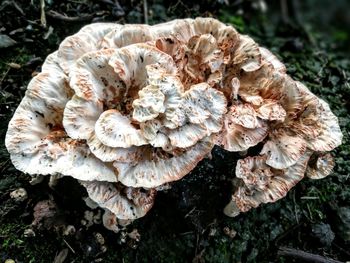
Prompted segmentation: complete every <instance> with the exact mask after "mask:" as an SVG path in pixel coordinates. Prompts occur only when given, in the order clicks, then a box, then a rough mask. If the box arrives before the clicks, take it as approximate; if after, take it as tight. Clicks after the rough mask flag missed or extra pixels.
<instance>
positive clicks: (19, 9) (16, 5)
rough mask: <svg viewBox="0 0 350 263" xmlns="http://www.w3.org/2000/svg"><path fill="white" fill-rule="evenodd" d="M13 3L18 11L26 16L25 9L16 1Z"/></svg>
mask: <svg viewBox="0 0 350 263" xmlns="http://www.w3.org/2000/svg"><path fill="white" fill-rule="evenodd" d="M12 4H13V6H14V7H15V8H16V9H17V10H18V12H20V13H21V15H22V16H25V13H24V12H23V9H22V8H21V7H20V6H19V5H18V4H17V3H16V1H13V2H12Z"/></svg>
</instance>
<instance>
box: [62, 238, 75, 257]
mask: <svg viewBox="0 0 350 263" xmlns="http://www.w3.org/2000/svg"><path fill="white" fill-rule="evenodd" d="M63 242H64V243H65V244H66V245H67V247H68V248H69V249H70V250H71V251H72V252H73V253H74V254H75V251H74V249H73V248H72V247H71V246H70V245H69V244H68V242H67V241H66V240H65V239H64V238H63Z"/></svg>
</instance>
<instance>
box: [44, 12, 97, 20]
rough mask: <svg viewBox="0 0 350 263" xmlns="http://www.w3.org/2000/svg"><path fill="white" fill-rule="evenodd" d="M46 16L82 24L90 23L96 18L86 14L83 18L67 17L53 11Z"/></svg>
mask: <svg viewBox="0 0 350 263" xmlns="http://www.w3.org/2000/svg"><path fill="white" fill-rule="evenodd" d="M46 14H47V15H48V16H49V17H52V18H54V19H57V20H62V21H65V22H82V21H89V20H91V19H93V18H94V15H92V14H85V15H82V16H65V15H62V14H60V13H58V12H56V11H53V10H50V11H48V12H46Z"/></svg>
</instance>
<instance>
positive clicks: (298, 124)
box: [5, 18, 342, 232]
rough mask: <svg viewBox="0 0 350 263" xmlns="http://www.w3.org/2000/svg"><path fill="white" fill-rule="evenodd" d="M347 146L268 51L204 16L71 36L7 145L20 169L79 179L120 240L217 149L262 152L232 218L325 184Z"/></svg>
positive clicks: (252, 162) (33, 88) (35, 86)
mask: <svg viewBox="0 0 350 263" xmlns="http://www.w3.org/2000/svg"><path fill="white" fill-rule="evenodd" d="M341 139H342V134H341V131H340V128H339V125H338V120H337V118H336V117H335V116H334V115H333V113H332V112H331V111H330V109H329V106H328V105H327V103H326V102H324V101H323V100H321V99H319V98H317V97H316V96H315V95H314V94H312V93H311V92H310V91H309V90H308V89H307V88H306V87H305V86H304V85H303V84H301V83H300V82H297V81H294V80H293V79H292V78H290V77H289V76H288V75H287V74H286V68H285V66H284V65H283V63H281V62H280V61H279V60H278V59H277V57H276V56H274V55H273V54H272V53H271V52H270V51H269V50H267V49H265V48H262V47H259V46H258V44H257V43H255V42H254V40H253V39H252V38H250V37H248V36H244V35H240V34H238V33H237V31H236V30H235V29H234V28H233V27H231V26H227V25H225V24H223V23H221V22H219V21H217V20H215V19H212V18H197V19H182V20H174V21H170V22H167V23H164V24H158V25H154V26H148V25H118V24H114V23H105V24H104V23H97V24H91V25H88V26H86V27H84V28H82V29H81V30H80V31H79V32H78V33H77V34H75V35H73V36H70V37H67V38H66V39H65V40H64V41H63V42H62V43H61V45H60V47H59V49H58V51H56V52H54V53H52V54H51V55H49V56H48V57H47V59H46V60H45V62H44V65H43V66H42V72H41V73H40V74H38V75H37V76H36V77H34V79H33V80H32V81H31V82H30V83H29V85H28V89H27V92H26V95H25V97H24V98H23V100H22V102H21V104H20V105H19V106H18V108H17V110H16V112H15V114H14V116H13V118H12V120H11V121H10V123H9V128H8V132H7V134H6V141H5V143H6V147H7V149H8V151H9V153H10V155H11V160H12V162H13V164H14V166H15V167H16V168H17V169H19V170H21V171H23V172H25V173H28V174H31V175H33V176H35V175H38V174H41V175H54V174H61V175H63V176H71V177H73V178H76V179H77V180H79V181H80V183H81V185H83V186H84V187H85V188H86V189H87V193H88V195H89V197H90V199H91V200H93V201H94V202H95V203H96V205H97V206H99V207H101V208H103V209H104V210H105V214H104V220H103V221H104V224H105V226H106V227H107V228H108V229H110V230H113V231H115V232H117V231H118V225H122V224H124V223H125V222H129V220H134V219H137V218H140V217H142V216H144V215H145V214H146V213H147V211H148V210H149V209H150V208H151V207H152V205H153V203H154V198H155V194H156V190H155V189H157V190H161V189H163V185H164V184H167V183H170V182H173V181H176V180H179V179H181V178H182V177H184V176H185V175H186V174H188V173H189V172H190V171H191V170H192V169H193V168H194V167H196V165H197V164H198V162H200V161H201V160H202V159H203V158H204V157H205V156H207V155H208V154H209V153H210V151H211V150H212V148H213V147H214V145H219V146H222V147H223V148H224V149H225V150H228V151H237V152H246V151H247V150H249V149H250V148H252V147H255V146H257V145H259V147H257V148H256V149H259V148H260V149H262V150H261V152H260V155H259V156H254V157H246V158H245V159H242V160H239V161H238V164H237V169H236V174H237V178H238V179H237V180H238V187H237V189H236V192H235V193H234V195H233V197H232V201H231V202H230V204H229V205H228V206H227V207H226V209H225V213H226V214H227V215H229V216H234V215H237V214H238V213H240V212H245V211H248V210H249V209H250V208H253V207H257V206H258V205H259V204H261V203H267V202H274V201H276V200H278V199H280V198H282V197H283V196H285V194H286V193H287V191H288V190H289V189H291V187H293V186H294V185H295V184H296V183H297V182H298V181H300V180H301V179H302V178H303V176H304V173H305V171H306V172H307V176H308V177H310V178H317V179H318V178H323V177H325V176H327V175H328V174H329V173H330V171H331V169H332V168H333V165H334V162H333V161H332V159H331V156H330V154H329V153H327V152H329V151H331V150H332V149H334V148H335V147H337V146H338V145H340V143H341ZM260 146H261V147H260ZM252 152H254V151H252ZM255 152H256V150H255ZM310 156H311V158H310ZM309 159H310V161H309Z"/></svg>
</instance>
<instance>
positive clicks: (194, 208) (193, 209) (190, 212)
mask: <svg viewBox="0 0 350 263" xmlns="http://www.w3.org/2000/svg"><path fill="white" fill-rule="evenodd" d="M195 210H196V207H193V208H192V209H191V210H190V211H189V212H188V213H187V214H186V215H185V216H184V218H186V217H188V216H189V215H190V214H192V213H193V212H194V211H195Z"/></svg>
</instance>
